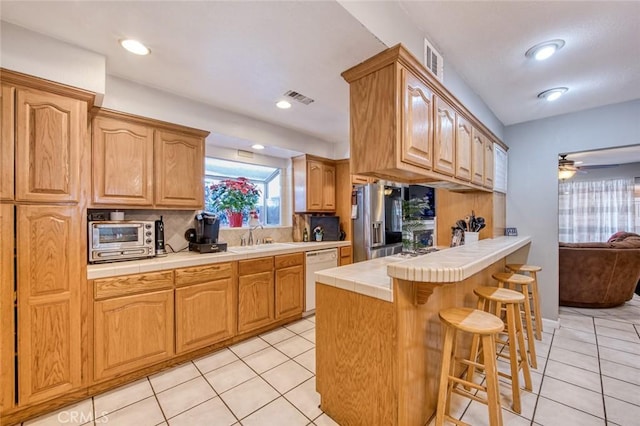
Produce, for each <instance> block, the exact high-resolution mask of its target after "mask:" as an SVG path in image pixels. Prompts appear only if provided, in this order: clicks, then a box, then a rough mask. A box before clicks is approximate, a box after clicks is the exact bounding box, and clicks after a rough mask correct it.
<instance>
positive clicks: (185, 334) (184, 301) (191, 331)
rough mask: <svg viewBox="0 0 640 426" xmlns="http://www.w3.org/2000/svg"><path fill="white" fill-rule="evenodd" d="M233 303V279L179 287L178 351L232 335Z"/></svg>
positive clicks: (198, 346) (234, 320)
mask: <svg viewBox="0 0 640 426" xmlns="http://www.w3.org/2000/svg"><path fill="white" fill-rule="evenodd" d="M234 302H235V299H234V297H233V281H232V280H231V279H230V278H227V279H222V280H217V281H212V282H208V283H203V284H196V285H191V286H188V287H182V288H178V289H176V354H181V353H184V352H188V351H191V350H194V349H198V348H202V347H204V346H208V345H211V344H214V343H216V342H220V341H222V340H225V339H228V338H229V337H233V335H234V332H235V322H236V309H235V306H234V304H235V303H234Z"/></svg>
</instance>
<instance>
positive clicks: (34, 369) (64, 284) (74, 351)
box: [3, 206, 87, 405]
mask: <svg viewBox="0 0 640 426" xmlns="http://www.w3.org/2000/svg"><path fill="white" fill-rule="evenodd" d="M16 222H17V228H16V229H17V233H16V242H17V253H18V255H17V280H18V283H19V285H18V295H17V297H18V324H17V330H18V347H17V350H18V354H19V357H20V362H19V363H18V377H19V382H18V390H19V401H20V405H26V404H31V403H35V402H38V401H44V400H47V399H51V398H53V397H56V396H61V395H64V394H65V393H68V392H70V391H72V390H74V389H77V388H80V387H81V386H82V384H83V377H86V374H85V373H84V370H85V368H86V354H85V355H84V356H83V350H85V349H86V345H85V343H86V337H84V333H83V329H82V323H83V321H82V318H83V317H82V315H83V314H82V313H83V311H84V309H83V308H82V306H83V301H84V300H86V297H85V295H86V288H87V284H86V268H84V267H83V266H82V265H83V264H84V263H85V262H86V251H85V250H83V249H82V246H83V245H82V241H86V233H85V234H83V233H82V229H83V227H82V223H83V221H82V210H81V209H80V208H78V207H66V206H64V207H63V206H61V207H52V206H46V207H40V206H18V207H17V213H16ZM84 229H86V226H85V227H84ZM85 232H86V231H85ZM3 284H4V283H3ZM83 348H85V349H83Z"/></svg>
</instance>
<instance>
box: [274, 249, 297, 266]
mask: <svg viewBox="0 0 640 426" xmlns="http://www.w3.org/2000/svg"><path fill="white" fill-rule="evenodd" d="M275 263H276V269H281V268H288V267H289V266H296V265H302V264H303V263H304V253H292V254H282V255H279V256H275Z"/></svg>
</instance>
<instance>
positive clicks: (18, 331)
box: [0, 70, 94, 418]
mask: <svg viewBox="0 0 640 426" xmlns="http://www.w3.org/2000/svg"><path fill="white" fill-rule="evenodd" d="M0 73H1V77H2V86H1V93H2V114H1V116H2V121H1V122H0V126H1V129H0V132H1V135H2V141H1V144H0V145H1V147H2V156H1V157H0V160H1V162H0V166H1V169H0V179H1V181H0V232H1V233H0V247H1V248H2V251H1V258H0V267H1V269H0V277H1V278H2V282H1V286H0V321H2V327H1V332H0V368H1V369H2V370H1V373H2V374H1V375H0V376H1V381H2V383H1V384H0V390H1V391H2V393H1V394H0V395H1V398H0V402H1V403H2V413H1V414H2V416H3V418H4V417H6V416H8V415H10V414H11V412H12V411H15V410H17V409H22V408H24V407H26V406H30V405H35V404H39V403H45V402H46V401H50V400H54V399H58V398H61V397H64V396H65V395H67V394H69V393H72V392H74V391H78V390H80V389H82V388H83V386H85V385H86V381H87V359H88V354H87V353H85V352H86V347H87V345H83V344H81V342H83V341H86V339H87V331H88V330H87V323H86V317H87V315H86V310H87V302H86V301H87V293H86V291H87V282H86V251H87V248H86V241H87V235H86V232H87V227H86V218H85V215H84V214H83V212H84V210H85V208H86V206H85V201H84V200H86V199H88V193H89V190H90V186H89V184H88V182H90V170H89V167H90V143H89V136H88V135H89V134H88V118H87V114H88V111H89V108H90V107H91V106H92V104H93V99H94V96H93V94H91V93H89V92H85V91H82V90H78V89H74V88H70V87H67V86H64V85H60V84H56V83H51V82H47V81H44V80H40V79H37V78H34V77H29V76H25V75H23V74H19V73H15V72H12V71H7V70H0Z"/></svg>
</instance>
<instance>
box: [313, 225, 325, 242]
mask: <svg viewBox="0 0 640 426" xmlns="http://www.w3.org/2000/svg"><path fill="white" fill-rule="evenodd" d="M323 234H324V229H322V226H316V227H315V228H313V235H314V236H315V237H316V241H322V235H323Z"/></svg>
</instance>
